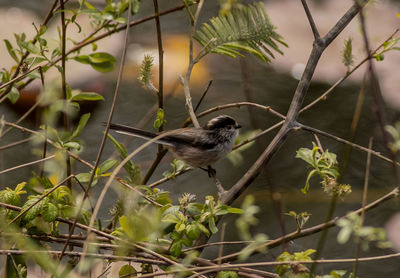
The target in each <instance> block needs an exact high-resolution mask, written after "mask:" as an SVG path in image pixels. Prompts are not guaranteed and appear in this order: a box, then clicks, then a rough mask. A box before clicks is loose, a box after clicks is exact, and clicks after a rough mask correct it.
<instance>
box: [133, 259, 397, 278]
mask: <svg viewBox="0 0 400 278" xmlns="http://www.w3.org/2000/svg"><path fill="white" fill-rule="evenodd" d="M398 257H400V253H394V254H389V255H382V256H374V257H364V258H360V259H359V261H360V262H371V261H380V260H388V259H393V258H398ZM354 261H355V259H353V258H349V259H347V258H346V259H328V260H309V261H296V264H312V263H322V264H337V263H353V262H354ZM291 264H293V261H279V262H277V261H273V262H256V263H237V264H222V265H216V266H199V267H187V268H185V269H184V270H183V269H174V270H168V272H164V271H160V272H157V273H151V274H143V275H141V276H140V277H142V278H148V277H156V276H162V275H167V274H172V273H179V272H182V271H206V270H213V272H219V271H222V270H233V271H235V270H237V269H238V268H240V267H257V266H277V265H291Z"/></svg>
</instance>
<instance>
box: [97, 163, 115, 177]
mask: <svg viewBox="0 0 400 278" xmlns="http://www.w3.org/2000/svg"><path fill="white" fill-rule="evenodd" d="M115 164H117V161H116V160H115V159H107V160H106V161H104V162H103V163H101V164H100V166H99V174H103V173H105V172H107V171H108V170H109V169H111V168H112V167H114V166H115Z"/></svg>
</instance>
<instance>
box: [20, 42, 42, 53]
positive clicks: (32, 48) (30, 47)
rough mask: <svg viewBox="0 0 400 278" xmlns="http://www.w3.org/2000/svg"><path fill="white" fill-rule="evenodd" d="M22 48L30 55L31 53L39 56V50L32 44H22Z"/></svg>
mask: <svg viewBox="0 0 400 278" xmlns="http://www.w3.org/2000/svg"><path fill="white" fill-rule="evenodd" d="M23 47H24V48H25V49H26V50H28V51H29V52H30V53H33V54H40V50H39V48H38V47H37V46H36V45H34V44H33V43H32V42H27V43H24V44H23Z"/></svg>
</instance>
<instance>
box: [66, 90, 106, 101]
mask: <svg viewBox="0 0 400 278" xmlns="http://www.w3.org/2000/svg"><path fill="white" fill-rule="evenodd" d="M72 95H73V96H72V97H71V100H72V101H97V100H104V97H103V96H102V95H100V94H98V93H94V92H79V93H77V94H75V95H74V91H72Z"/></svg>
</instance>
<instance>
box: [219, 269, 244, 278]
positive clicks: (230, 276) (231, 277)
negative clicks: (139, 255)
mask: <svg viewBox="0 0 400 278" xmlns="http://www.w3.org/2000/svg"><path fill="white" fill-rule="evenodd" d="M238 277H239V275H238V274H237V272H235V271H220V272H218V275H217V278H238Z"/></svg>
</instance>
